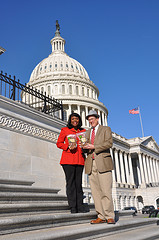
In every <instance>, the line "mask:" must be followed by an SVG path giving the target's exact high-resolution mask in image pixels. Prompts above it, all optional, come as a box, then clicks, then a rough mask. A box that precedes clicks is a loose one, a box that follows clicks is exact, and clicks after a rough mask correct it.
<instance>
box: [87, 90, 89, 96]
mask: <svg viewBox="0 0 159 240" xmlns="http://www.w3.org/2000/svg"><path fill="white" fill-rule="evenodd" d="M87 97H89V88H87Z"/></svg>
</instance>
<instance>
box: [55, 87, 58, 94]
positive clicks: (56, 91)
mask: <svg viewBox="0 0 159 240" xmlns="http://www.w3.org/2000/svg"><path fill="white" fill-rule="evenodd" d="M55 94H56V95H57V94H58V86H57V85H55Z"/></svg>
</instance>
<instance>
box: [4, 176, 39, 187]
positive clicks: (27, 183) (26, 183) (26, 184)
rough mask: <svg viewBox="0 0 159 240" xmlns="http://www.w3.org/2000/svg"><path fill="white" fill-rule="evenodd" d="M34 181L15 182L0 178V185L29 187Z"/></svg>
mask: <svg viewBox="0 0 159 240" xmlns="http://www.w3.org/2000/svg"><path fill="white" fill-rule="evenodd" d="M33 183H35V182H34V181H27V180H24V181H22V180H15V179H4V178H3V179H2V178H0V184H9V185H21V186H31V185H32V184H33Z"/></svg>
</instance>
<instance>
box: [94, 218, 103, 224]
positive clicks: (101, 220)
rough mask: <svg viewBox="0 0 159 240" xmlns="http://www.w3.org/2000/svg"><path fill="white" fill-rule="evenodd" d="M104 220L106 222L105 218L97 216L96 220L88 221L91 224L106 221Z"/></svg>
mask: <svg viewBox="0 0 159 240" xmlns="http://www.w3.org/2000/svg"><path fill="white" fill-rule="evenodd" d="M106 222H107V221H106V220H103V219H100V218H97V219H96V220H92V221H91V222H90V223H91V224H96V223H106Z"/></svg>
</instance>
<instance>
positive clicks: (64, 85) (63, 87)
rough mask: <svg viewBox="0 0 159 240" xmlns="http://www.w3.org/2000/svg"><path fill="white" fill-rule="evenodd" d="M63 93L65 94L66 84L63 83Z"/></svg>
mask: <svg viewBox="0 0 159 240" xmlns="http://www.w3.org/2000/svg"><path fill="white" fill-rule="evenodd" d="M62 94H65V85H64V84H62Z"/></svg>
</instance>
